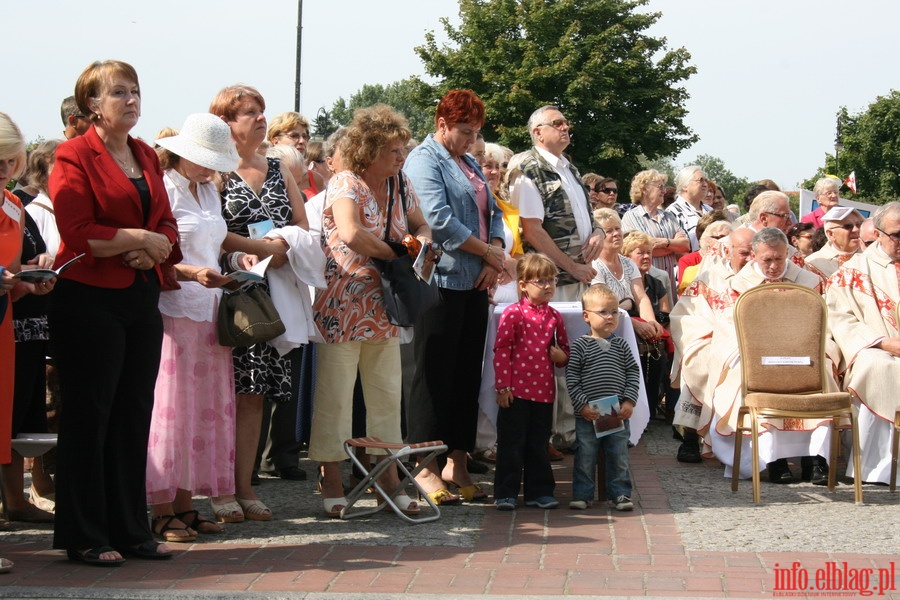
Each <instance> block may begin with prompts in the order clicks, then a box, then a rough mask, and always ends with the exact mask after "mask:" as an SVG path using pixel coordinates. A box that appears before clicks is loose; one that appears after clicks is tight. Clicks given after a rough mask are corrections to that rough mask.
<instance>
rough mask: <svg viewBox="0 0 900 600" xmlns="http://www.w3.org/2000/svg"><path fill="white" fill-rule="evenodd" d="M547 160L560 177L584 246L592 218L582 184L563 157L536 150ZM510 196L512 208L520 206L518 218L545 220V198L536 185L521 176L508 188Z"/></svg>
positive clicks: (589, 233)
mask: <svg viewBox="0 0 900 600" xmlns="http://www.w3.org/2000/svg"><path fill="white" fill-rule="evenodd" d="M534 149H535V150H537V151H538V154H540V155H541V156H542V157H544V159H545V160H546V161H547V162H548V163H550V166H551V167H553V170H554V171H556V173H557V174H558V175H559V177H560V181H561V182H562V188H563V191H564V192H565V193H566V197H567V198H568V199H569V205H571V207H572V213H573V216H574V217H575V225H576V227H577V228H578V237H579V238H580V239H581V243H582V244H584V243H585V242H586V241H587V239H588V238H589V237H590V236H591V232H593V230H594V227H593V219H592V218H591V213H590V211H589V210H588V201H587V197H586V196H585V194H584V187H583V186H582V185H581V182H580V181H578V179H577V178H576V177H575V175H573V174H572V171H571V170H570V169H569V161H568V160H566V159H565V158H564V157H562V156H554V155H553V154H551V153H550V152H548V151H547V150H544V149H543V148H539V147H537V146H535V147H534ZM509 196H510V200H511V202H512V204H513V206H518V207H519V217H521V218H523V219H540V220H541V221H543V220H544V199H543V198H542V197H541V193H540V192H539V191H538V189H537V186H536V185H535V184H534V182H533V181H532V180H531V179H530V178H528V177H527V176H525V175H522V174H520V175H519V176H518V177H517V178H516V180H515V182H513V185H512V186H510V188H509Z"/></svg>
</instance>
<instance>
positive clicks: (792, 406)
mask: <svg viewBox="0 0 900 600" xmlns="http://www.w3.org/2000/svg"><path fill="white" fill-rule="evenodd" d="M744 405H746V406H752V407H753V408H774V409H777V410H786V411H796V412H807V411H814V410H835V411H837V410H841V409H847V408H850V406H851V402H850V394H847V393H845V392H834V393H829V394H804V395H790V396H786V395H784V394H768V393H764V392H754V393H752V394H747V395H746V396H744Z"/></svg>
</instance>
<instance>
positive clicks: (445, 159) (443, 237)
mask: <svg viewBox="0 0 900 600" xmlns="http://www.w3.org/2000/svg"><path fill="white" fill-rule="evenodd" d="M464 160H466V162H467V163H468V164H469V165H471V166H472V167H473V168H474V169H475V170H476V172H477V173H478V174H479V176H480V177H482V179H484V176H483V175H482V174H481V169H480V168H479V167H478V165H477V163H475V162H474V160H473V159H472V158H471V157H469V156H466V157H465V158H464ZM403 171H404V172H405V173H406V175H407V176H408V177H409V179H410V180H411V181H412V184H413V187H414V188H415V190H416V194H417V195H418V197H419V201H420V205H421V208H422V214H423V215H424V217H425V220H426V221H427V222H428V225H429V226H430V227H431V234H432V237H433V239H434V241H436V242H437V243H439V244H441V246H442V247H443V249H444V252H445V256H444V258H443V259H441V262H440V264H439V265H438V269H437V277H438V285H439V286H441V287H445V288H450V289H459V290H464V289H471V288H472V287H473V286H474V284H475V278H476V277H477V276H478V274H479V273H480V272H481V269H482V263H481V258H479V257H477V256H474V255H472V254H470V253H468V252H464V251H462V250H459V246H460V245H461V244H463V243H464V242H465V241H466V240H467V239H468V238H469V236H471V235H473V232H475V231H478V227H479V224H478V206H477V204H476V203H475V192H474V190H473V189H472V186H471V185H470V184H469V182H468V180H467V179H466V177H465V175H463V173H462V171H461V170H460V168H459V166H458V165H457V164H456V162H455V161H454V160H453V158H452V157H451V156H450V153H449V152H447V150H446V148H444V147H443V146H442V145H441V144H440V143H438V142H436V141H435V140H434V139H433V137H432V135H429V136H428V137H427V138H426V139H425V141H423V142H422V143H421V144H420V145H419V146H417V147H416V148H415V149H413V151H412V152H410V154H409V157H408V158H407V159H406V164H405V165H404V167H403ZM485 183H486V182H485ZM488 210H489V211H490V220H489V224H490V235H491V237H492V238H495V237H496V238H500V239H501V240H502V239H503V218H502V215H501V214H500V211H499V210H498V208H497V205H496V202H495V201H494V198H493V197H491V196H489V197H488Z"/></svg>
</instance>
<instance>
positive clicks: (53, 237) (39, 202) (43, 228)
mask: <svg viewBox="0 0 900 600" xmlns="http://www.w3.org/2000/svg"><path fill="white" fill-rule="evenodd" d="M25 210H26V211H27V212H28V214H29V215H31V218H32V219H34V222H35V223H36V224H37V228H38V231H40V232H41V237H42V238H44V243H45V244H46V245H47V253H48V254H50V256H52V257H54V258H56V253H57V252H58V251H59V242H60V239H59V229H57V228H56V216H55V215H54V214H53V203H52V202H51V201H50V198H48V197H47V195H46V194H44V192H40V193H39V194H38V195H37V196H36V197H35V198H34V200H32V201H31V202H29V203H28V206H26V207H25Z"/></svg>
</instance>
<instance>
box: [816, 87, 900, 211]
mask: <svg viewBox="0 0 900 600" xmlns="http://www.w3.org/2000/svg"><path fill="white" fill-rule="evenodd" d="M837 122H838V128H839V131H840V142H841V143H842V148H840V150H839V152H838V156H837V158H835V156H834V154H826V156H825V164H824V165H823V166H822V167H820V168H819V169H818V170H817V171H816V174H815V175H814V176H813V177H811V178H810V179H808V180H806V181H805V182H803V187H806V188H810V189H811V188H812V185H813V184H814V183H815V182H816V179H818V178H819V177H822V176H824V175H825V174H833V175H837V176H838V177H839V178H841V179H846V178H847V176H848V175H849V174H850V172H851V171H855V172H856V191H857V196H856V197H857V198H858V199H859V200H861V201H864V202H870V203H873V204H883V203H885V202H888V201H890V200H893V199H896V198H898V197H900V92H898V91H895V90H891V92H890V93H889V94H887V95H886V96H879V97H878V98H876V99H875V101H874V102H872V103H871V104H870V105H869V106H868V108H867V109H866V110H864V111H862V112H860V113H859V114H855V115H851V114H850V113H849V112H848V111H847V108H846V107H841V109H840V110H839V111H838V113H837ZM848 193H850V192H849V190H847V189H846V188H843V189H842V194H848Z"/></svg>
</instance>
